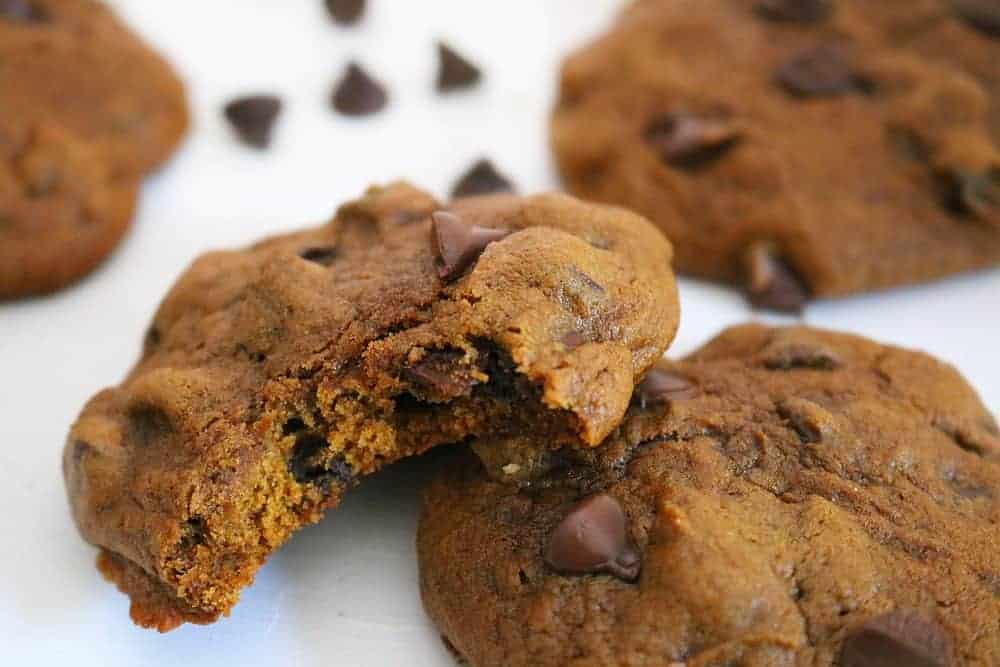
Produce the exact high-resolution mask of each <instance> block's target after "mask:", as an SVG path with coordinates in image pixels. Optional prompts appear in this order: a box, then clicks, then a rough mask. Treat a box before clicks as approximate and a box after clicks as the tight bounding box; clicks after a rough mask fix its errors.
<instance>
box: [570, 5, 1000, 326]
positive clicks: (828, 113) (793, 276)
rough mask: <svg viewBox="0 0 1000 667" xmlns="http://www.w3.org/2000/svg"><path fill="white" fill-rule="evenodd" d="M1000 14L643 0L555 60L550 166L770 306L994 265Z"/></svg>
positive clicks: (693, 265) (688, 262)
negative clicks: (558, 68) (558, 69)
mask: <svg viewBox="0 0 1000 667" xmlns="http://www.w3.org/2000/svg"><path fill="white" fill-rule="evenodd" d="M973 5H976V6H977V7H978V9H974V8H973ZM996 7H997V5H996V3H994V2H973V1H971V0H952V1H949V0H920V1H919V2H910V0H885V1H880V2H869V1H868V0H640V1H639V2H635V3H632V4H630V6H629V7H628V8H627V9H626V10H625V12H624V13H623V14H622V16H621V18H620V20H619V21H618V23H617V24H616V25H615V26H614V27H613V29H612V30H611V31H610V32H609V33H608V34H607V35H605V36H604V37H602V38H601V39H599V40H598V41H596V42H595V43H593V44H592V45H590V46H588V47H587V48H585V49H583V50H582V51H580V52H578V53H576V54H574V55H572V56H571V57H570V58H569V59H568V60H567V61H566V63H565V65H564V68H563V71H562V81H561V86H560V91H559V100H558V103H557V105H556V108H555V112H554V117H553V120H552V145H553V149H554V151H555V154H556V157H557V160H558V164H559V168H560V170H561V172H562V175H563V177H564V180H565V182H566V185H567V187H568V188H569V190H570V191H572V192H573V193H574V194H577V195H578V196H582V197H584V198H587V199H593V200H596V201H606V202H611V203H616V204H621V205H625V206H628V207H629V208H632V209H634V210H636V211H638V212H640V213H642V214H643V215H646V216H648V217H649V218H650V219H652V220H653V221H654V222H655V223H657V224H658V225H659V226H660V227H661V228H662V229H663V230H664V232H665V233H666V234H667V236H668V237H670V239H671V241H672V242H673V243H674V247H675V250H676V254H677V269H678V271H679V272H681V273H688V274H691V275H694V276H699V277H703V278H707V279H712V280H718V281H728V282H733V283H738V284H741V285H742V286H743V287H744V288H745V289H746V291H747V292H748V294H749V296H750V298H751V300H752V301H753V302H754V303H755V304H757V305H760V306H762V307H768V308H775V309H782V310H797V309H799V308H801V306H802V305H803V304H804V303H805V302H807V301H808V300H809V299H810V298H813V297H836V296H842V295H847V294H852V293H856V292H864V291H869V290H876V289H882V288H887V287H893V286H896V285H903V284H909V283H918V282H922V281H927V280H931V279H935V278H940V277H942V276H946V275H949V274H953V273H957V272H961V271H967V270H972V269H978V268H983V267H989V266H996V265H997V264H1000V152H998V147H997V146H998V144H997V141H998V139H1000V96H998V82H1000V75H998V74H997V72H998V68H997V67H996V62H997V60H998V58H1000V41H998V37H997V31H996V21H997V18H996V14H997V9H996Z"/></svg>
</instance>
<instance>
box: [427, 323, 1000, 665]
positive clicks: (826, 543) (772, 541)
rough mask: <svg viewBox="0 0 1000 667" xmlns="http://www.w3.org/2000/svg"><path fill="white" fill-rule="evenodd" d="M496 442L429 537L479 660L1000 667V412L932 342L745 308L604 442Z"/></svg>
mask: <svg viewBox="0 0 1000 667" xmlns="http://www.w3.org/2000/svg"><path fill="white" fill-rule="evenodd" d="M522 447H523V446H522ZM475 451H476V452H477V453H479V454H480V456H479V457H478V458H477V457H475V456H473V455H472V453H471V450H468V449H463V450H460V451H458V452H456V454H455V457H454V459H452V460H451V461H450V462H449V463H448V464H447V465H446V468H445V471H443V473H442V475H441V476H440V478H439V479H437V480H436V481H434V482H433V483H432V484H431V485H430V487H429V488H428V489H427V491H426V495H425V500H424V508H423V513H422V518H421V524H420V529H419V537H418V550H419V556H420V571H421V586H422V591H423V597H424V603H425V606H426V608H427V611H428V612H429V613H430V615H431V617H432V618H433V619H434V621H435V622H436V623H437V625H438V627H439V628H440V630H441V632H442V633H443V635H444V637H445V638H446V640H447V641H448V642H450V644H451V645H452V646H453V647H454V648H455V649H456V650H457V652H458V653H459V654H461V656H463V657H464V658H465V659H466V660H467V661H468V663H469V664H471V665H476V666H482V665H579V666H583V665H588V666H589V665H650V666H652V665H663V666H667V665H669V666H673V667H680V666H682V665H683V666H686V667H708V666H719V665H741V666H745V667H778V666H782V665H787V666H792V665H815V666H816V667H820V666H826V665H840V666H842V667H857V666H861V665H865V666H886V665H894V666H895V665H898V666H902V665H921V666H938V667H940V666H945V665H954V666H958V665H977V666H986V665H996V664H1000V551H998V550H997V548H996V545H997V544H998V543H1000V524H998V521H1000V437H998V431H997V424H996V422H995V421H994V419H993V417H992V416H991V415H990V413H989V412H987V410H986V409H984V407H983V405H982V404H981V403H980V401H979V399H978V397H977V396H976V394H975V392H974V391H973V390H972V389H971V388H970V387H969V386H968V385H967V384H966V382H965V381H964V380H963V379H962V378H961V376H959V374H958V373H957V372H955V371H954V370H953V369H952V368H951V367H949V366H946V365H945V364H943V363H941V362H939V361H937V360H935V359H933V358H931V357H929V356H927V355H924V354H920V353H917V352H910V351H906V350H902V349H898V348H893V347H887V346H883V345H879V344H876V343H873V342H871V341H867V340H864V339H861V338H857V337H854V336H849V335H844V334H836V333H831V332H824V331H819V330H815V329H808V328H787V329H784V328H777V329H770V328H765V327H762V326H756V325H750V326H742V327H736V328H733V329H729V330H727V331H725V332H723V333H722V334H721V335H720V336H719V337H718V338H716V339H715V340H713V341H712V342H710V343H709V344H708V345H706V346H705V347H703V348H702V349H701V350H699V351H698V352H696V353H694V354H693V355H692V356H691V357H689V358H687V359H685V360H684V361H680V362H677V363H664V364H662V365H659V366H657V367H656V368H655V370H653V371H651V372H650V373H649V374H648V375H647V376H646V378H645V379H644V380H643V382H642V384H641V385H640V388H639V389H638V391H637V392H636V396H635V399H634V401H633V406H632V408H631V409H630V411H629V413H628V415H627V417H626V419H625V420H624V422H623V423H622V425H621V427H620V428H619V429H617V430H616V431H615V433H614V434H613V435H612V436H611V437H610V438H609V439H608V440H607V442H606V443H605V444H604V445H603V446H601V447H599V448H595V449H590V450H586V451H583V450H568V449H567V450H560V451H556V452H549V453H548V454H547V456H545V457H540V458H537V459H535V460H532V461H530V462H524V461H519V460H516V457H513V456H508V455H506V453H505V452H504V450H503V447H492V448H480V447H475ZM514 451H518V449H517V448H515V450H514Z"/></svg>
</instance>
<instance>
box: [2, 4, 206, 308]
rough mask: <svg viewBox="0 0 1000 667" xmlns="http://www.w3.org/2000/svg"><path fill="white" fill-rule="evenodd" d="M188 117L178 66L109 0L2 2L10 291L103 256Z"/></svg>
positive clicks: (75, 273)
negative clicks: (128, 24) (134, 30)
mask: <svg viewBox="0 0 1000 667" xmlns="http://www.w3.org/2000/svg"><path fill="white" fill-rule="evenodd" d="M186 127H187V111H186V106H185V97H184V90H183V87H182V85H181V83H180V81H179V80H178V79H177V77H176V75H175V74H174V73H173V72H172V71H171V69H170V67H169V66H168V65H167V64H166V63H165V62H164V61H163V60H162V59H161V58H160V57H159V56H158V55H156V54H155V53H154V52H152V51H151V50H150V49H149V48H148V47H147V46H146V45H145V44H144V43H142V42H141V41H140V40H139V38H138V37H136V36H135V35H134V34H132V33H131V32H130V31H129V30H128V29H127V28H126V27H125V26H124V25H122V24H121V22H119V20H118V19H117V18H116V17H115V16H114V14H113V13H112V12H111V10H109V9H108V8H107V7H106V6H105V5H104V4H103V3H100V2H95V1H94V0H10V1H8V2H4V3H0V299H4V298H16V297H21V296H26V295H30V294H41V293H45V292H50V291H52V290H55V289H58V288H60V287H63V286H65V285H67V284H69V283H71V282H73V281H75V280H77V279H78V278H80V277H82V276H83V275H85V274H87V273H89V272H90V271H91V270H92V269H93V268H94V267H95V266H97V264H99V263H100V262H101V260H103V259H104V258H105V257H106V256H107V255H108V254H109V253H110V252H111V251H112V250H113V249H114V248H115V247H116V246H117V244H118V242H119V241H120V239H121V237H122V236H123V234H124V233H125V231H126V230H127V228H128V226H129V223H130V221H131V218H132V214H133V209H134V207H135V199H136V195H137V190H138V185H139V183H140V181H141V179H142V176H143V175H144V174H145V173H147V172H148V171H150V170H152V169H153V168H155V167H156V166H157V165H159V164H160V163H161V162H163V161H164V160H165V159H166V158H167V157H168V156H169V155H170V154H171V153H172V152H173V150H174V149H175V147H176V145H177V144H178V142H179V141H180V138H181V136H182V135H183V133H184V131H185V129H186Z"/></svg>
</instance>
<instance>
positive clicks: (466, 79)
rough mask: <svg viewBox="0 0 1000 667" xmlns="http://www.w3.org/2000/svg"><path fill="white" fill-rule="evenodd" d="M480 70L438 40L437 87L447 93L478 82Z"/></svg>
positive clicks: (480, 75)
mask: <svg viewBox="0 0 1000 667" xmlns="http://www.w3.org/2000/svg"><path fill="white" fill-rule="evenodd" d="M481 78H482V72H481V71H480V70H479V68H478V67H476V66H475V65H473V64H472V63H471V62H469V61H468V60H466V59H465V58H464V57H462V56H461V55H459V54H458V52H457V51H455V50H454V49H453V48H451V47H450V46H448V45H447V44H445V43H444V42H438V77H437V89H438V91H439V92H442V93H447V92H451V91H453V90H460V89H462V88H469V87H471V86H474V85H476V84H477V83H479V80H480V79H481Z"/></svg>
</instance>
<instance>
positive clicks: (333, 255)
mask: <svg viewBox="0 0 1000 667" xmlns="http://www.w3.org/2000/svg"><path fill="white" fill-rule="evenodd" d="M339 254H340V253H338V252H337V249H336V248H334V247H333V246H316V247H313V248H306V249H305V250H303V251H302V252H300V253H299V257H301V258H302V259H304V260H307V261H310V262H315V263H316V264H319V265H320V266H330V265H331V264H333V262H334V261H335V260H336V259H337V256H338V255H339Z"/></svg>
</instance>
